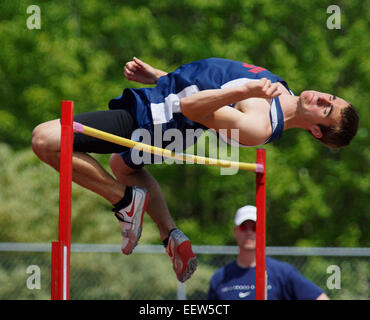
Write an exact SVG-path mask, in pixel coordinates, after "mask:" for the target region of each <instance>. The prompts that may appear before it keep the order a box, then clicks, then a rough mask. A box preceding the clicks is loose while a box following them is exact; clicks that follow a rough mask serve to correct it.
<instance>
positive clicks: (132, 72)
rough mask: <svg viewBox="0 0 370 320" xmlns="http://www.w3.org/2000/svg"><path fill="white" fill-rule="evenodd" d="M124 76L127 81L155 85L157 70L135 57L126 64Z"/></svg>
mask: <svg viewBox="0 0 370 320" xmlns="http://www.w3.org/2000/svg"><path fill="white" fill-rule="evenodd" d="M124 74H125V77H126V78H127V80H130V81H136V82H140V83H142V84H156V83H157V80H158V77H157V69H155V68H153V67H152V66H151V65H149V64H147V63H145V62H143V61H141V60H140V59H138V58H136V57H134V58H133V60H132V61H129V62H127V63H126V65H125V67H124Z"/></svg>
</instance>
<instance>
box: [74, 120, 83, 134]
mask: <svg viewBox="0 0 370 320" xmlns="http://www.w3.org/2000/svg"><path fill="white" fill-rule="evenodd" d="M73 131H74V132H84V127H83V125H82V124H81V123H78V122H73Z"/></svg>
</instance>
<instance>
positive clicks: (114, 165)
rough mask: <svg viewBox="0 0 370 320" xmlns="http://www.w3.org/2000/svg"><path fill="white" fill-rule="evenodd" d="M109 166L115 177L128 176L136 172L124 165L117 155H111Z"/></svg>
mask: <svg viewBox="0 0 370 320" xmlns="http://www.w3.org/2000/svg"><path fill="white" fill-rule="evenodd" d="M109 165H110V168H111V170H112V172H113V173H114V175H115V176H121V175H124V176H128V175H130V174H133V173H135V172H137V170H136V169H132V168H130V167H129V166H128V165H127V164H126V162H125V161H124V160H123V159H122V157H121V155H120V154H119V153H113V154H112V155H111V157H110V160H109Z"/></svg>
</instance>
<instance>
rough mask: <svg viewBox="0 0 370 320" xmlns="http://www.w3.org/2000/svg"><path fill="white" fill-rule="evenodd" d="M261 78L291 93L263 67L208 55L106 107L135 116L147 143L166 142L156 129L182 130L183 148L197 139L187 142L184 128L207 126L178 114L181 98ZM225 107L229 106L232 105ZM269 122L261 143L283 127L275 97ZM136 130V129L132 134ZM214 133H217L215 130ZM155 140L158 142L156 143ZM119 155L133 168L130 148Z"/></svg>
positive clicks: (276, 136) (274, 137)
mask: <svg viewBox="0 0 370 320" xmlns="http://www.w3.org/2000/svg"><path fill="white" fill-rule="evenodd" d="M261 78H267V79H269V80H270V81H271V82H272V83H275V82H280V83H282V84H283V85H284V86H285V87H286V88H287V89H288V90H289V92H290V93H291V94H293V93H292V91H291V90H290V89H289V87H288V85H287V83H286V82H285V81H284V80H283V79H281V78H280V77H279V76H277V75H275V74H273V73H271V72H270V71H268V70H267V69H265V68H262V67H258V66H254V65H251V64H247V63H243V62H240V61H233V60H228V59H220V58H208V59H204V60H199V61H194V62H191V63H188V64H184V65H182V66H181V67H179V68H178V69H176V70H175V71H173V72H171V73H168V74H167V75H165V76H163V77H160V78H159V79H158V82H157V85H156V87H151V88H142V89H133V88H128V89H125V90H124V91H123V93H122V94H121V95H120V96H119V97H117V98H115V99H112V100H111V101H110V102H109V108H110V109H126V110H128V111H129V112H130V113H131V114H132V116H133V117H134V118H135V120H136V122H137V124H138V127H139V128H141V129H145V130H146V131H147V132H149V133H150V136H151V141H150V143H151V144H152V145H155V146H157V147H160V148H165V147H166V146H167V145H168V144H169V143H170V141H163V140H162V139H155V132H156V131H157V132H158V130H159V132H162V133H164V132H166V130H169V129H177V130H179V131H180V132H181V133H183V138H184V141H183V144H182V149H183V150H185V149H186V148H187V147H189V146H190V145H192V144H194V143H196V140H197V137H195V139H194V140H193V141H188V140H187V139H186V130H196V129H202V130H207V129H208V128H206V127H205V126H203V125H202V124H200V123H197V122H194V121H192V120H190V119H189V118H187V117H185V116H184V115H183V114H182V113H181V110H180V99H181V98H184V97H187V96H190V95H193V94H195V93H197V92H199V91H202V90H207V89H221V88H231V87H237V86H241V85H243V84H245V83H246V82H248V81H257V80H259V79H261ZM229 107H231V108H233V107H234V104H232V105H230V106H229ZM270 121H271V127H272V135H271V136H270V137H269V138H268V139H267V140H266V141H265V143H269V142H272V141H276V140H278V139H280V137H281V135H282V133H283V130H284V116H283V112H282V110H281V105H280V100H279V97H276V98H274V99H272V101H271V105H270ZM213 131H214V130H213ZM139 132H140V130H139V131H138V132H136V133H139ZM211 132H212V130H211ZM214 133H216V132H214ZM216 134H217V135H219V134H218V133H216ZM139 135H140V134H139ZM224 138H225V137H223V140H226V142H228V143H232V142H233V141H231V140H230V139H227V138H226V139H224ZM131 139H132V140H135V141H141V140H140V137H139V136H138V135H135V134H133V136H132V137H131ZM158 142H159V145H158V144H157V143H158ZM236 143H237V142H236ZM237 145H238V144H237ZM121 156H122V157H123V159H124V160H125V162H126V163H127V164H128V165H130V166H131V167H135V165H134V164H133V163H131V154H130V151H126V152H123V153H122V154H121Z"/></svg>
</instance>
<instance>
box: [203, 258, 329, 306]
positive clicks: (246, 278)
mask: <svg viewBox="0 0 370 320" xmlns="http://www.w3.org/2000/svg"><path fill="white" fill-rule="evenodd" d="M266 269H267V279H268V280H267V283H268V284H267V299H268V300H315V299H317V298H318V297H319V296H320V295H321V294H322V293H323V290H321V289H320V288H319V287H318V286H316V285H315V284H313V283H312V282H311V281H309V280H308V279H306V278H305V277H303V276H302V275H301V274H300V273H299V272H298V271H297V270H296V269H295V268H294V267H293V266H292V265H290V264H289V263H286V262H281V261H278V260H276V259H273V258H270V257H266ZM255 280H256V268H255V267H251V268H241V267H239V266H238V264H237V263H236V261H233V262H231V263H229V264H227V265H225V266H223V267H222V268H220V269H218V270H217V271H216V272H215V274H214V275H213V276H212V278H211V282H210V288H209V291H208V299H209V300H255V298H256V297H255Z"/></svg>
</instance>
